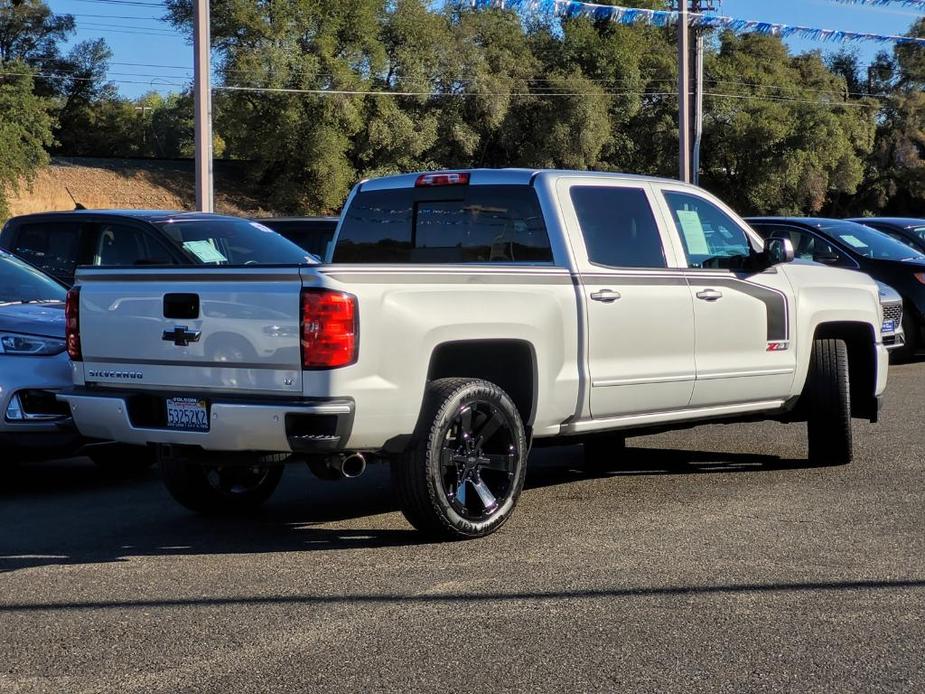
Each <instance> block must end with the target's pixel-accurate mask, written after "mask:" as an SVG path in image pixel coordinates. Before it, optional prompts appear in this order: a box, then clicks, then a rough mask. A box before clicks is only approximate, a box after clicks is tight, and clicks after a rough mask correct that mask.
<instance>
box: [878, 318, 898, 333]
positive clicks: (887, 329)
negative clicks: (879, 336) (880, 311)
mask: <svg viewBox="0 0 925 694" xmlns="http://www.w3.org/2000/svg"><path fill="white" fill-rule="evenodd" d="M880 332H884V333H895V332H896V321H895V320H885V321H883V327H882V328H880Z"/></svg>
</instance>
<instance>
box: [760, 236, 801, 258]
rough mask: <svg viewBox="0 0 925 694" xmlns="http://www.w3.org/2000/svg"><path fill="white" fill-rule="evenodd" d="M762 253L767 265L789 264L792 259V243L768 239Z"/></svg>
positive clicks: (788, 240) (787, 240) (785, 240)
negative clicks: (765, 257) (766, 259)
mask: <svg viewBox="0 0 925 694" xmlns="http://www.w3.org/2000/svg"><path fill="white" fill-rule="evenodd" d="M764 253H765V255H766V256H767V258H768V264H769V265H778V264H780V263H789V262H790V261H791V260H793V258H794V252H793V241H791V240H790V239H779V238H771V239H768V240H767V241H765V244H764Z"/></svg>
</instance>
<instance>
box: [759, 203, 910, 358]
mask: <svg viewBox="0 0 925 694" xmlns="http://www.w3.org/2000/svg"><path fill="white" fill-rule="evenodd" d="M746 221H747V222H748V223H749V224H751V225H752V227H754V228H755V230H756V231H758V233H759V234H761V235H762V236H763V237H765V238H770V237H777V238H789V239H790V240H791V242H792V243H793V248H794V253H795V255H796V257H797V258H802V259H804V260H812V261H815V262H817V263H823V264H825V265H834V266H837V267H843V268H850V269H854V270H860V271H861V272H865V273H867V274H868V275H870V276H871V277H873V278H874V279H875V280H879V281H881V282H883V283H884V284H887V285H889V286H891V287H893V288H894V289H895V290H896V291H897V292H899V293H900V295H901V296H902V298H903V303H904V310H903V319H902V320H903V329H904V331H905V339H906V344H905V346H904V347H902V348H900V349H897V350H896V352H895V354H897V356H899V357H900V358H908V357H910V356H912V355H913V354H914V353H915V352H916V351H917V350H918V349H919V347H920V346H921V345H922V344H923V340H925V334H923V329H925V254H922V253H920V252H918V251H917V250H915V249H913V248H911V247H909V246H907V245H905V244H904V243H901V242H899V241H897V240H896V239H894V238H893V237H891V236H887V235H886V234H884V233H883V232H880V231H877V230H876V229H873V228H871V227H869V226H865V225H863V224H858V223H856V222H848V221H845V220H841V219H822V218H811V217H747V218H746Z"/></svg>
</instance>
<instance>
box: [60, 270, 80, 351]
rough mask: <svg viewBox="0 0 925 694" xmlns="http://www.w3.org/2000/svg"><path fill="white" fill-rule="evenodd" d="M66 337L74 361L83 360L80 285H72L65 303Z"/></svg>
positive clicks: (68, 349)
mask: <svg viewBox="0 0 925 694" xmlns="http://www.w3.org/2000/svg"><path fill="white" fill-rule="evenodd" d="M64 339H65V341H66V343H67V353H68V356H70V358H71V360H72V361H81V360H82V359H83V354H82V353H81V351H80V287H71V288H70V289H69V290H68V292H67V299H65V303H64Z"/></svg>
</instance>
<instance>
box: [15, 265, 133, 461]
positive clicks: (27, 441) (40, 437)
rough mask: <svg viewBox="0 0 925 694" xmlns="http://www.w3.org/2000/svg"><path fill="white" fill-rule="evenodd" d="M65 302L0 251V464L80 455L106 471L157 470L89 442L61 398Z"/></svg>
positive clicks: (129, 453)
mask: <svg viewBox="0 0 925 694" xmlns="http://www.w3.org/2000/svg"><path fill="white" fill-rule="evenodd" d="M65 295H66V290H65V289H64V287H63V286H62V285H60V284H59V283H58V282H56V281H55V280H53V279H51V278H50V277H48V276H47V275H45V274H43V273H42V271H41V270H38V269H37V268H34V267H32V266H31V265H29V264H28V263H25V262H23V261H22V260H20V259H18V258H16V257H14V256H12V255H10V254H9V253H6V252H4V251H0V413H2V416H0V451H2V452H3V455H2V457H0V458H2V459H0V462H2V463H6V462H13V461H15V460H22V459H34V458H48V457H56V456H67V455H72V454H75V453H78V452H80V453H82V454H86V455H89V456H90V457H91V458H92V459H93V460H94V462H96V463H97V464H99V465H100V466H101V467H105V468H111V467H113V465H114V464H115V463H117V462H118V461H119V459H126V461H125V462H127V461H128V460H131V461H135V460H137V461H138V462H137V464H135V465H134V467H135V468H136V469H138V468H141V467H145V466H146V465H147V464H149V463H150V462H151V458H150V456H147V455H146V451H145V449H135V448H131V450H127V449H126V447H125V446H118V445H116V444H112V443H106V442H94V441H88V440H86V439H83V438H82V437H81V436H80V435H79V434H78V432H77V429H76V428H75V427H74V424H73V422H72V421H71V416H70V414H71V413H70V409H69V408H68V405H67V403H64V402H60V401H58V400H57V398H56V397H55V394H56V392H57V391H60V390H63V389H64V388H68V387H70V386H71V384H72V377H71V367H70V363H69V360H68V356H67V350H66V349H65V342H64V323H65V316H64V300H65ZM119 469H124V463H123V465H122V466H120V468H119Z"/></svg>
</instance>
